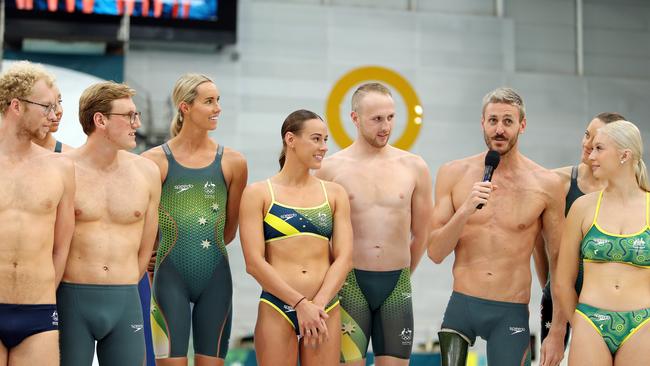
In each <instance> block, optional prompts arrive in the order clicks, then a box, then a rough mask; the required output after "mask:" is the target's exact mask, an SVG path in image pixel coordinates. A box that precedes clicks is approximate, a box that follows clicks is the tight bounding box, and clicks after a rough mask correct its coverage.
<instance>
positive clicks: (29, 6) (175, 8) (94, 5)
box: [7, 0, 218, 21]
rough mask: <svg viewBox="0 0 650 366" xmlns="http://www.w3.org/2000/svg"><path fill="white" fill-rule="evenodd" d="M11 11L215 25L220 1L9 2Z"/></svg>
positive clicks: (82, 0)
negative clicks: (206, 22) (213, 23)
mask: <svg viewBox="0 0 650 366" xmlns="http://www.w3.org/2000/svg"><path fill="white" fill-rule="evenodd" d="M7 3H8V5H9V8H15V9H18V10H25V11H37V12H66V13H82V14H102V15H115V16H122V15H124V13H127V14H128V15H130V16H133V17H151V18H164V19H193V20H208V21H216V20H217V18H218V13H217V10H218V9H217V5H218V0H117V1H115V0H9V1H8V2H7Z"/></svg>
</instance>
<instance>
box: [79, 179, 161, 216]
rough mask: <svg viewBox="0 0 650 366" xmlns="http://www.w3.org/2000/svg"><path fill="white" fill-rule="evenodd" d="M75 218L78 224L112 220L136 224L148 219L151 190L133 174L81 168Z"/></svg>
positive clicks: (142, 180)
mask: <svg viewBox="0 0 650 366" xmlns="http://www.w3.org/2000/svg"><path fill="white" fill-rule="evenodd" d="M76 178H77V191H76V194H75V217H76V220H77V221H81V222H83V221H97V220H102V221H108V222H111V223H115V224H123V225H127V224H132V223H134V222H137V221H140V220H142V219H143V218H144V214H145V212H146V210H147V206H148V204H149V199H150V196H149V187H148V185H147V182H146V181H145V180H144V179H143V177H142V176H141V175H140V174H138V173H136V172H133V171H122V172H115V173H113V174H101V173H95V172H91V171H88V170H84V169H77V177H76Z"/></svg>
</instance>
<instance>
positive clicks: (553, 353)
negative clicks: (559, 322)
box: [539, 332, 564, 366]
mask: <svg viewBox="0 0 650 366" xmlns="http://www.w3.org/2000/svg"><path fill="white" fill-rule="evenodd" d="M563 358H564V332H555V333H549V334H548V336H547V337H546V338H545V339H544V341H543V342H542V349H541V351H540V361H539V365H540V366H558V365H559V364H560V362H561V361H562V359H563Z"/></svg>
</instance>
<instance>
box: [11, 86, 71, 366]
mask: <svg viewBox="0 0 650 366" xmlns="http://www.w3.org/2000/svg"><path fill="white" fill-rule="evenodd" d="M55 98H56V95H55V94H54V91H53V90H52V87H51V85H48V84H47V83H46V82H45V81H44V80H38V81H37V82H36V84H35V85H34V87H33V88H32V92H31V93H30V94H29V95H28V96H27V97H26V98H24V99H27V100H30V101H33V102H37V103H41V104H46V105H50V104H54V103H55V102H56V100H55ZM55 118H56V116H55V113H54V111H52V112H50V113H48V114H47V115H46V114H45V113H44V108H43V107H41V106H38V105H32V104H28V103H26V102H21V101H19V100H18V99H17V98H13V99H11V100H10V103H9V105H8V107H7V110H6V111H5V113H4V114H3V115H2V119H1V122H0V170H2V172H4V174H2V175H0V184H1V185H2V187H4V192H5V194H3V195H2V197H3V198H2V199H0V230H2V233H3V238H4V239H3V243H4V244H3V246H2V247H3V249H2V251H0V277H2V278H4V279H5V280H3V281H0V303H4V304H54V303H56V295H55V291H56V287H57V285H58V283H59V281H60V280H61V276H62V274H63V269H64V267H65V262H66V258H67V255H68V248H69V245H70V240H71V237H72V231H73V228H74V206H73V199H74V190H75V181H74V177H75V169H74V164H73V163H72V162H71V161H70V160H69V159H67V158H66V157H63V156H61V155H60V154H52V153H51V152H49V151H47V150H45V149H43V148H41V147H39V146H36V145H34V144H32V143H31V140H32V139H33V138H43V137H45V135H46V134H47V132H48V130H49V128H50V124H51V122H52V121H53V120H54V119H55ZM43 182H47V184H43ZM58 337H59V332H58V331H56V330H53V331H47V332H40V333H37V334H34V335H32V336H29V337H27V338H25V339H24V340H23V341H22V342H21V343H20V344H18V345H17V346H15V347H13V348H11V349H7V348H6V347H5V346H4V345H3V344H0V365H9V366H21V365H46V364H47V365H58V354H59V341H58Z"/></svg>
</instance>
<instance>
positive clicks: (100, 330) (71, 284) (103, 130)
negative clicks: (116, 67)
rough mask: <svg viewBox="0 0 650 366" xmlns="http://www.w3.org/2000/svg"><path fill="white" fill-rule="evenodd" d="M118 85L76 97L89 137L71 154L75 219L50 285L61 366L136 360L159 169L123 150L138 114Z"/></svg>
mask: <svg viewBox="0 0 650 366" xmlns="http://www.w3.org/2000/svg"><path fill="white" fill-rule="evenodd" d="M134 94H135V92H134V91H133V89H131V88H129V87H128V86H127V85H125V84H118V83H114V82H103V83H98V84H94V85H92V86H90V87H89V88H87V89H86V90H85V91H84V92H83V93H82V95H81V98H80V99H79V120H80V122H81V126H82V127H83V131H84V132H85V133H86V134H87V135H88V140H87V141H86V143H85V144H84V145H83V146H81V147H80V148H78V149H76V150H73V151H71V152H69V153H65V154H64V155H68V156H70V157H71V158H72V159H73V160H74V162H75V166H76V169H77V175H76V184H77V190H76V196H75V210H74V212H75V219H76V226H75V230H74V236H73V239H72V244H71V246H70V255H69V257H68V263H67V265H66V268H65V272H64V274H63V281H62V282H61V285H60V286H59V289H58V291H57V304H58V307H59V315H60V324H59V327H60V332H61V360H62V363H63V364H64V365H66V366H76V365H80V366H81V365H83V366H86V365H90V364H92V360H93V354H94V349H95V347H94V345H95V341H96V342H97V358H98V360H99V363H100V365H120V366H122V365H123V366H127V365H142V363H143V361H144V357H145V343H144V336H143V333H144V331H143V328H144V322H143V317H142V310H141V306H140V299H139V295H138V287H137V284H138V281H139V280H140V279H141V278H142V275H143V274H144V271H145V269H146V267H147V264H148V263H149V258H150V256H151V250H152V248H153V243H154V239H155V237H156V231H157V229H158V203H159V201H160V172H159V170H158V167H157V166H156V165H155V164H154V163H152V162H151V161H150V160H148V159H145V158H142V157H140V156H138V155H135V154H132V153H130V152H128V150H131V149H133V148H134V147H135V146H136V142H135V131H136V129H137V128H138V127H140V114H139V113H138V112H137V111H136V106H135V104H134V103H133V100H132V99H131V97H132V96H133V95H134Z"/></svg>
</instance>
